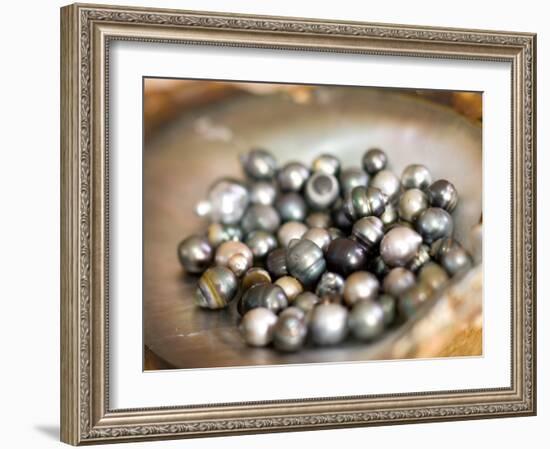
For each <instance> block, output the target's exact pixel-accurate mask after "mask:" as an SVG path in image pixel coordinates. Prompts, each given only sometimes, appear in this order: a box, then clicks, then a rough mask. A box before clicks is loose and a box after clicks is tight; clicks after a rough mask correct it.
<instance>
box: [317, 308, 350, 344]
mask: <svg viewBox="0 0 550 449" xmlns="http://www.w3.org/2000/svg"><path fill="white" fill-rule="evenodd" d="M347 318H348V310H347V309H346V308H345V307H344V306H342V305H340V304H331V303H328V304H320V305H318V306H317V307H315V308H314V309H313V312H312V314H311V320H310V323H309V329H310V332H311V339H312V341H313V342H314V343H315V344H317V345H320V346H325V345H334V344H336V343H340V342H341V341H342V340H344V338H346V335H347V333H348V326H347Z"/></svg>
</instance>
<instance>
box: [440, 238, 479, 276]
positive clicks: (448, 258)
mask: <svg viewBox="0 0 550 449" xmlns="http://www.w3.org/2000/svg"><path fill="white" fill-rule="evenodd" d="M439 263H440V264H441V266H442V267H443V268H445V270H446V271H447V273H449V276H454V275H455V274H458V273H461V272H464V271H466V270H468V269H470V268H471V266H472V259H471V258H470V255H469V254H468V253H467V252H466V250H465V249H464V248H462V246H460V245H456V246H454V247H453V248H451V249H450V250H449V251H447V252H445V253H444V254H443V255H442V256H441V258H440V259H439Z"/></svg>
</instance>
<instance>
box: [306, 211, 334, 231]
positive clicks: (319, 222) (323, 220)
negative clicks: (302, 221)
mask: <svg viewBox="0 0 550 449" xmlns="http://www.w3.org/2000/svg"><path fill="white" fill-rule="evenodd" d="M331 224H332V222H331V218H330V215H329V214H327V213H326V212H312V213H311V214H309V215H308V216H307V218H306V225H307V226H308V227H309V228H325V229H327V228H330V226H331Z"/></svg>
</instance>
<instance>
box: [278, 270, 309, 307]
mask: <svg viewBox="0 0 550 449" xmlns="http://www.w3.org/2000/svg"><path fill="white" fill-rule="evenodd" d="M275 285H278V286H279V287H281V288H282V289H283V291H284V292H285V295H286V297H287V299H288V301H289V302H292V301H294V300H295V299H296V297H297V296H298V295H299V294H300V293H302V292H303V291H304V287H303V286H302V284H300V282H299V281H298V280H297V279H296V278H293V277H292V276H283V277H281V278H279V279H277V280H276V281H275Z"/></svg>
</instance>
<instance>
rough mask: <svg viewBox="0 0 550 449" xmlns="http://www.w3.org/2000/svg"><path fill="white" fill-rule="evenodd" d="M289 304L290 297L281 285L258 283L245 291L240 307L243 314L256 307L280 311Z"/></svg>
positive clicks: (275, 311)
mask: <svg viewBox="0 0 550 449" xmlns="http://www.w3.org/2000/svg"><path fill="white" fill-rule="evenodd" d="M287 306H288V299H287V297H286V295H285V292H284V291H283V289H282V288H281V287H279V286H278V285H274V284H256V285H253V286H252V287H250V288H249V289H248V290H247V291H245V292H244V294H243V296H242V297H241V301H240V303H239V307H238V309H239V313H240V314H241V315H244V314H245V313H246V312H248V311H249V310H252V309H255V308H256V307H265V308H266V309H269V310H271V311H272V312H274V313H279V312H280V311H281V310H283V309H284V308H285V307H287Z"/></svg>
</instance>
